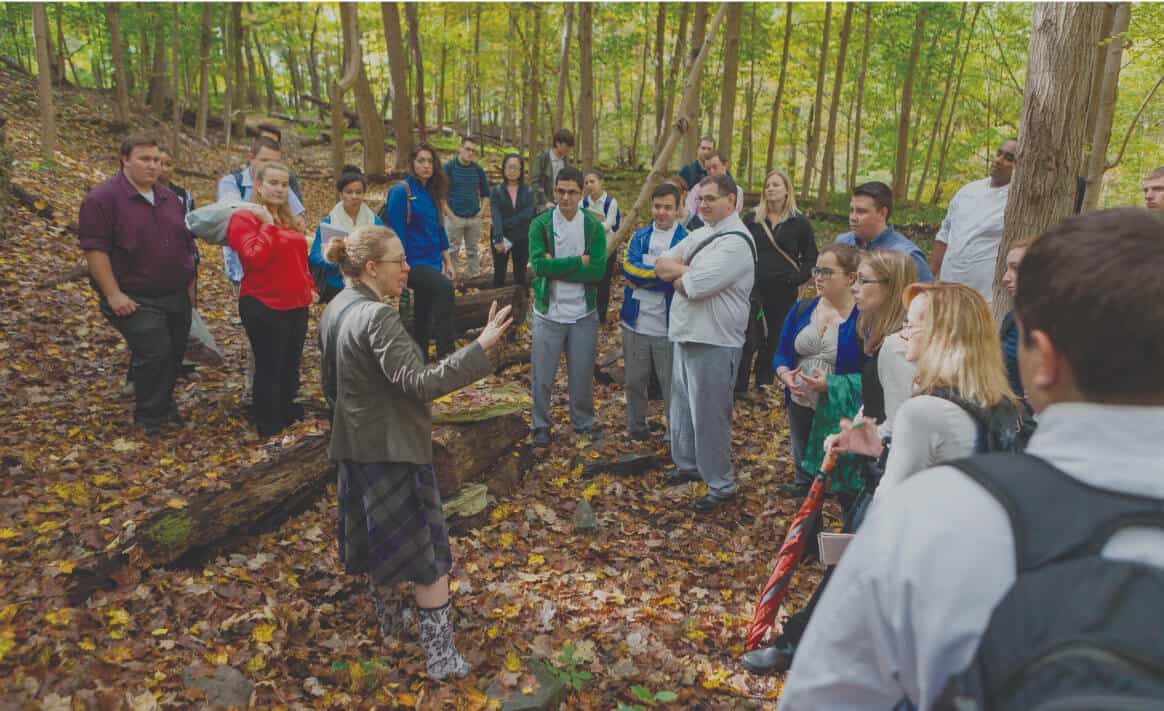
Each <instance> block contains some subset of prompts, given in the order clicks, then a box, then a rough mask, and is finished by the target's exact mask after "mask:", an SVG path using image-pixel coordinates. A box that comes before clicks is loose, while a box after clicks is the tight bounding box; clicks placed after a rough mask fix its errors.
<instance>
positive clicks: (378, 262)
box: [376, 257, 408, 267]
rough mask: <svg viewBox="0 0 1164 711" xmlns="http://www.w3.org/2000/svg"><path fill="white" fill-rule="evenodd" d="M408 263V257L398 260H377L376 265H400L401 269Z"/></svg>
mask: <svg viewBox="0 0 1164 711" xmlns="http://www.w3.org/2000/svg"><path fill="white" fill-rule="evenodd" d="M406 261H408V258H407V257H399V258H398V259H377V260H376V264H399V265H400V266H401V267H403V266H404V263H405V262H406Z"/></svg>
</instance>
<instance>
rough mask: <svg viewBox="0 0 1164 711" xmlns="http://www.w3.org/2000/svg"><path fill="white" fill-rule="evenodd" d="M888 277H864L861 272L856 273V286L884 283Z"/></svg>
mask: <svg viewBox="0 0 1164 711" xmlns="http://www.w3.org/2000/svg"><path fill="white" fill-rule="evenodd" d="M888 281H889V280H888V279H866V278H865V277H864V276H862V275H861V274H858V275H857V286H865V285H866V284H885V283H887V282H888Z"/></svg>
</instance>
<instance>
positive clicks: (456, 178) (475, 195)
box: [445, 136, 489, 276]
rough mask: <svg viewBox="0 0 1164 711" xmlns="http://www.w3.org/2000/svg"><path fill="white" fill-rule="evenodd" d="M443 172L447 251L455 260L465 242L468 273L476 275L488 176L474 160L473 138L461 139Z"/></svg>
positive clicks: (485, 210)
mask: <svg viewBox="0 0 1164 711" xmlns="http://www.w3.org/2000/svg"><path fill="white" fill-rule="evenodd" d="M445 175H447V176H448V177H449V200H448V205H447V207H446V208H445V231H446V232H448V233H449V254H450V255H451V256H452V257H453V259H456V258H457V255H459V254H460V253H461V244H462V243H464V245H465V258H466V259H467V261H468V262H469V269H468V273H467V276H476V275H477V274H478V273H479V272H480V271H481V262H480V257H479V256H478V250H479V249H480V247H481V221H482V220H487V219H489V178H488V177H487V176H486V175H485V169H484V168H482V167H481V164H480V163H478V162H477V143H476V142H475V141H474V140H473V139H472V138H470V137H468V136H464V137H462V138H461V147H460V149H458V150H457V157H456V158H454V159H452V160H450V161H449V162H448V163H446V164H445ZM458 271H459V270H458Z"/></svg>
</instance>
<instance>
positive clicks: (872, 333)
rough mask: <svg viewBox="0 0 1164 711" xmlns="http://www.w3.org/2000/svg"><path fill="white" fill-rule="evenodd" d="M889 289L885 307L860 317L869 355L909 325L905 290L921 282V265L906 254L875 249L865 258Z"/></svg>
mask: <svg viewBox="0 0 1164 711" xmlns="http://www.w3.org/2000/svg"><path fill="white" fill-rule="evenodd" d="M861 264H862V265H864V266H867V267H868V268H869V269H870V270H871V271H872V272H873V274H874V277H875V278H876V279H877V280H878V281H880V282H881V283H880V284H878V285H877V286H879V287H881V288H882V289H884V290H885V298H884V299H883V300H882V302H881V307H880V308H879V309H877V310H876V311H874V312H865V311H862V312H861V315H860V316H858V317H857V333H858V334H860V336H861V338H862V339H863V340H864V348H865V353H867V354H868V355H873V354H874V353H876V352H877V351H878V350H880V349H881V344H882V343H883V342H884V341H885V337H886V336H888V335H889V334H891V333H893V332H895V331H897V330H899V329H900V328H901V324H902V323H904V322H905V308H906V304H905V300H904V298H903V297H904V295H905V289H906V287H908V286H909V285H910V284H912V283H914V282H915V281H917V265H916V264H914V263H913V259H912V258H911V257H910V256H909V255H908V254H906V253H905V252H898V251H895V250H892V249H875V250H873V251H872V252H866V253H864V254H863V255H862V256H861Z"/></svg>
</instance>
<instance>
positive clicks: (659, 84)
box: [636, 2, 667, 144]
mask: <svg viewBox="0 0 1164 711" xmlns="http://www.w3.org/2000/svg"><path fill="white" fill-rule="evenodd" d="M666 39H667V3H662V2H661V3H659V5H658V7H657V8H656V11H655V143H656V144H657V143H658V142H659V136H661V135H663V132H664V130H666V126H665V125H664V123H663V121H664V120H665V119H664V118H663V108H664V106H665V104H664V103H663V93H664V87H663V44H664V42H665V41H666ZM644 44H645V42H644ZM636 143H638V142H637V141H636Z"/></svg>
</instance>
